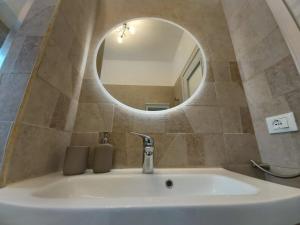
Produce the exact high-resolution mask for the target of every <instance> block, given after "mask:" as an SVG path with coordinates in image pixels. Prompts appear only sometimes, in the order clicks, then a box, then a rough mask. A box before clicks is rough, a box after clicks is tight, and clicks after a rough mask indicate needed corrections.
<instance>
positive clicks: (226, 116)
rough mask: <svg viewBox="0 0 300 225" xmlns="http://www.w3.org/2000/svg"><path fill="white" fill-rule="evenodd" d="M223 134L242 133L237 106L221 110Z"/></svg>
mask: <svg viewBox="0 0 300 225" xmlns="http://www.w3.org/2000/svg"><path fill="white" fill-rule="evenodd" d="M221 116H222V124H223V131H224V133H242V123H241V121H242V120H241V114H240V107H239V106H231V107H222V108H221Z"/></svg>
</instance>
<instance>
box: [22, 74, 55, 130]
mask: <svg viewBox="0 0 300 225" xmlns="http://www.w3.org/2000/svg"><path fill="white" fill-rule="evenodd" d="M58 98H59V91H58V90H57V89H55V88H53V87H52V86H51V85H49V84H48V83H47V82H45V81H44V80H42V79H40V78H35V79H33V80H32V81H31V88H30V94H29V98H28V100H27V104H26V105H25V107H24V111H23V113H22V121H23V122H25V123H29V124H32V125H37V126H44V127H49V125H50V123H51V119H52V116H53V113H54V111H55V106H56V104H57V101H58Z"/></svg>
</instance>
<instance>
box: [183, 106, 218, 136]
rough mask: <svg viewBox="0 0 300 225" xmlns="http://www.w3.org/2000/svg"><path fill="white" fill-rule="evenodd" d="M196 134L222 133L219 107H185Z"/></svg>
mask: <svg viewBox="0 0 300 225" xmlns="http://www.w3.org/2000/svg"><path fill="white" fill-rule="evenodd" d="M184 111H185V114H186V117H187V118H188V120H189V122H190V124H191V126H192V128H193V131H194V132H195V133H208V134H209V133H222V120H221V115H220V112H219V108H218V107H207V106H196V107H191V106H187V107H184Z"/></svg>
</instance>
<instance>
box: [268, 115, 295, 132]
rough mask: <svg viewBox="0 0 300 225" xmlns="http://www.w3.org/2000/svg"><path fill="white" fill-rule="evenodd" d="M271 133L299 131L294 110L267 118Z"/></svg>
mask: <svg viewBox="0 0 300 225" xmlns="http://www.w3.org/2000/svg"><path fill="white" fill-rule="evenodd" d="M266 122H267V126H268V130H269V133H270V134H275V133H285V132H293V131H298V126H297V124H296V120H295V116H294V113H293V112H290V113H286V114H283V115H278V116H273V117H268V118H266Z"/></svg>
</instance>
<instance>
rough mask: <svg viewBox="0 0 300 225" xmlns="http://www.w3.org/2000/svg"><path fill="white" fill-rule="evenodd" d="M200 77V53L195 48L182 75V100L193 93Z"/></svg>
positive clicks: (201, 67)
mask: <svg viewBox="0 0 300 225" xmlns="http://www.w3.org/2000/svg"><path fill="white" fill-rule="evenodd" d="M202 79H203V66H202V60H201V53H200V50H199V49H198V48H196V49H195V50H194V51H193V53H192V55H191V58H190V60H189V61H188V63H187V65H186V69H185V71H184V73H183V75H182V87H183V88H182V90H183V93H182V94H183V100H186V99H188V98H189V97H191V96H192V95H193V94H194V93H195V91H196V90H197V88H198V87H199V84H200V83H201V80H202Z"/></svg>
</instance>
